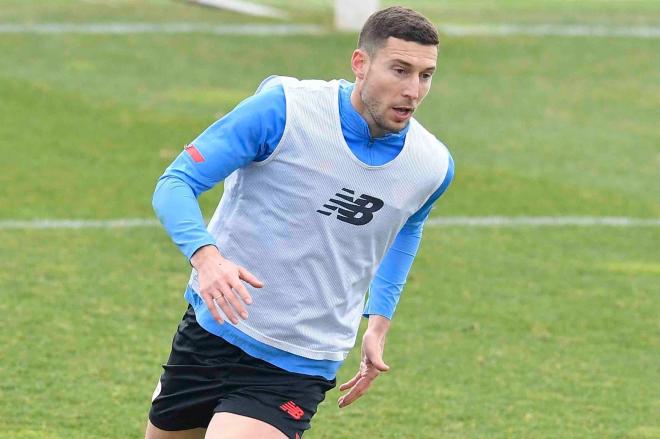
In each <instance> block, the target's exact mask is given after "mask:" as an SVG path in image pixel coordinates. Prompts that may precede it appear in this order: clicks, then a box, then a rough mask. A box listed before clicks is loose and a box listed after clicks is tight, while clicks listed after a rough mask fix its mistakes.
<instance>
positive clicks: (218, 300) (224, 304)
mask: <svg viewBox="0 0 660 439" xmlns="http://www.w3.org/2000/svg"><path fill="white" fill-rule="evenodd" d="M228 294H231V295H232V296H233V295H234V294H233V293H232V292H231V289H230V288H223V289H222V290H221V292H220V293H218V295H217V296H215V297H214V298H213V302H215V304H216V305H218V306H219V307H220V309H222V312H224V313H225V315H226V316H227V318H228V319H229V320H231V322H232V323H233V324H234V325H235V324H237V323H238V318H237V317H236V316H235V315H234V310H233V309H232V307H231V305H230V304H229V302H228V301H227V295H228Z"/></svg>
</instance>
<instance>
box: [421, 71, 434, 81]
mask: <svg viewBox="0 0 660 439" xmlns="http://www.w3.org/2000/svg"><path fill="white" fill-rule="evenodd" d="M432 76H433V75H431V74H430V73H422V79H424V80H427V81H428V80H429V79H431V77H432Z"/></svg>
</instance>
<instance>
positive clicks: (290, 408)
mask: <svg viewBox="0 0 660 439" xmlns="http://www.w3.org/2000/svg"><path fill="white" fill-rule="evenodd" d="M280 408H281V409H282V410H284V411H285V412H287V413H288V414H290V415H291V417H292V418H293V419H295V420H296V421H300V419H301V418H302V417H303V415H304V414H305V412H304V411H303V409H301V408H300V407H298V406H297V405H296V404H295V403H294V402H293V401H289V402H285V403H284V404H282V405H281V406H280Z"/></svg>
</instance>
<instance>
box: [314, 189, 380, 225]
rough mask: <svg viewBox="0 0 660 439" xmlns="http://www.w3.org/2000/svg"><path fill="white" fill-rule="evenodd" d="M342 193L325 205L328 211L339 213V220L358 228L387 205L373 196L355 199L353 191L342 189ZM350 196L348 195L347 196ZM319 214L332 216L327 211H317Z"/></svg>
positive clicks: (362, 196) (365, 195) (364, 195)
mask: <svg viewBox="0 0 660 439" xmlns="http://www.w3.org/2000/svg"><path fill="white" fill-rule="evenodd" d="M342 191H343V192H345V193H342V192H337V193H336V194H335V196H336V197H337V198H330V201H329V202H328V203H334V204H324V205H323V207H325V208H326V209H328V210H332V211H335V210H336V211H337V219H338V220H340V221H344V222H345V223H349V224H354V225H356V226H363V225H365V224H367V223H368V222H369V221H371V220H372V219H373V218H374V212H377V211H379V210H380V209H381V208H382V207H383V205H384V204H385V203H383V200H380V199H378V198H376V197H372V196H371V195H367V194H362V195H360V196H359V197H357V198H354V195H355V191H353V190H351V189H346V188H342ZM347 194H348V195H347ZM317 212H318V213H322V214H323V215H326V216H330V215H332V212H328V211H325V210H321V209H319V210H317Z"/></svg>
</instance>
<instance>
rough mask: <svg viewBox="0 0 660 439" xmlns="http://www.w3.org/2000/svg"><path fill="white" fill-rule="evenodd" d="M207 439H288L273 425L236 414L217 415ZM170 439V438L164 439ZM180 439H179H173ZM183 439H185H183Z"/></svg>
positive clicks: (214, 417)
mask: <svg viewBox="0 0 660 439" xmlns="http://www.w3.org/2000/svg"><path fill="white" fill-rule="evenodd" d="M205 438H206V439H251V438H255V439H287V437H286V436H285V435H284V433H282V432H281V431H280V430H278V429H277V428H275V427H273V426H272V425H270V424H268V423H266V422H263V421H259V420H258V419H253V418H249V417H247V416H241V415H236V414H234V413H227V412H220V413H216V414H215V415H214V416H213V418H212V419H211V423H210V424H209V428H208V430H207V431H206V436H205ZM159 439H160V438H159ZM164 439H169V438H164ZM172 439H179V438H172ZM182 439H183V438H182Z"/></svg>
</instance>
